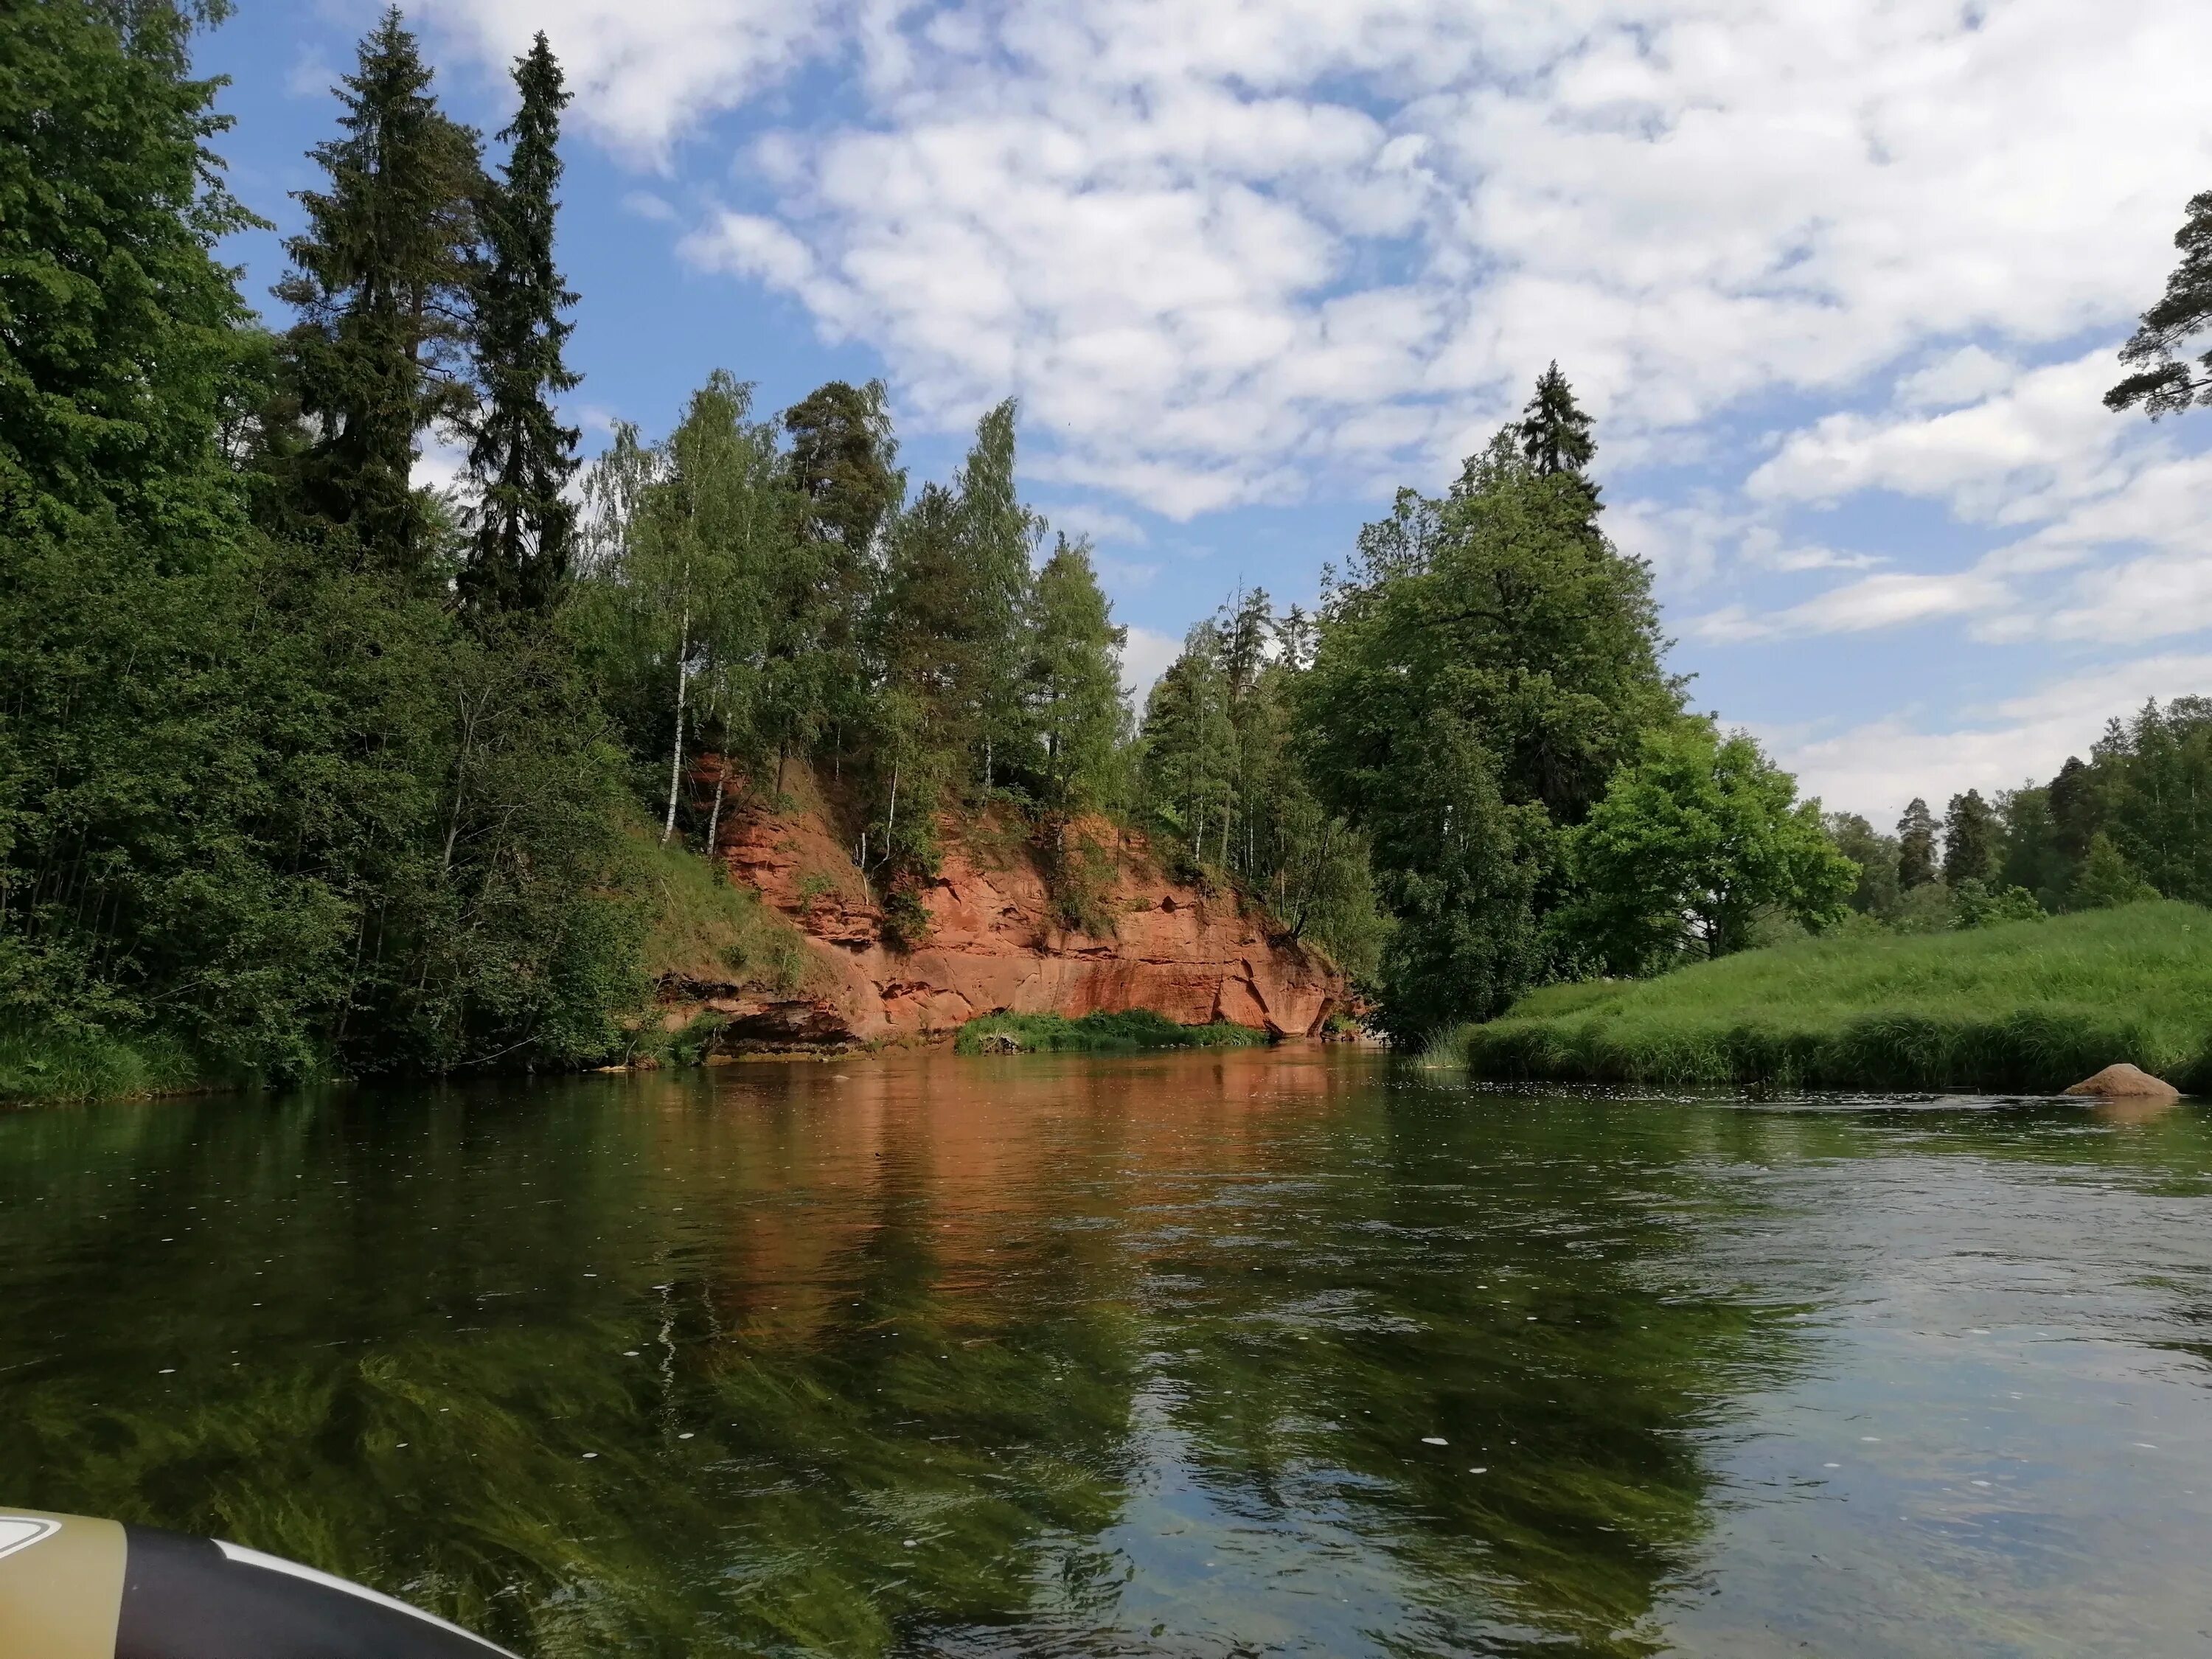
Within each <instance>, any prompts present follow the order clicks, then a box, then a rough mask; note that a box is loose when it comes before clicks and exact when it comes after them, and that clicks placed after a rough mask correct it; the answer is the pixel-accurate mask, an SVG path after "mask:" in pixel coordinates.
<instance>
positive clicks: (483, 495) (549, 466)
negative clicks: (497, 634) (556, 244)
mask: <svg viewBox="0 0 2212 1659" xmlns="http://www.w3.org/2000/svg"><path fill="white" fill-rule="evenodd" d="M513 73H514V85H515V89H516V91H517V92H519V93H520V94H521V104H520V108H518V109H517V111H516V112H515V117H514V122H513V125H511V126H508V127H507V128H506V129H505V130H504V131H501V134H500V135H499V136H500V137H501V138H502V139H504V140H505V141H507V143H508V144H509V145H511V146H512V148H511V149H510V150H509V152H508V155H507V166H506V167H505V169H504V171H503V173H502V176H501V178H500V179H498V180H497V181H496V182H492V183H488V185H487V187H486V189H485V191H484V193H483V202H482V204H481V205H480V207H479V210H478V218H479V221H480V222H481V226H482V230H483V256H482V258H481V259H480V260H479V262H478V264H477V267H476V270H475V281H474V295H473V297H474V301H475V311H476V330H475V338H474V342H473V344H474V348H475V356H476V366H477V380H478V382H479V385H480V392H481V396H482V398H483V402H482V404H480V406H479V407H478V409H477V411H476V412H475V414H474V415H472V416H471V418H470V420H469V422H468V432H469V473H470V476H471V478H473V479H474V480H475V482H476V484H477V490H478V492H479V495H480V501H479V504H478V507H477V525H476V536H475V540H474V544H473V546H472V547H471V551H470V557H469V563H468V568H466V569H465V571H464V572H463V573H462V576H461V593H462V597H463V598H464V599H466V600H467V601H468V602H469V604H470V605H471V606H472V607H473V608H475V609H477V610H478V611H540V612H542V611H547V610H549V609H550V608H551V606H552V605H553V602H554V600H555V599H556V597H557V596H558V594H559V593H560V591H561V588H562V584H563V582H565V580H567V578H568V567H569V562H570V555H571V545H572V543H573V541H574V530H575V509H574V507H573V506H572V505H571V504H570V503H569V502H568V499H567V498H566V496H565V495H564V494H563V492H564V490H565V489H566V488H567V486H568V480H569V479H570V478H571V477H574V473H575V471H576V440H577V436H578V434H577V431H576V428H574V427H568V426H563V425H562V424H561V421H560V417H559V416H557V415H556V413H555V411H554V408H553V402H554V399H555V398H558V397H559V396H560V395H561V394H562V392H569V391H573V390H574V388H575V386H577V385H578V383H579V381H578V376H576V375H575V374H573V373H572V372H570V370H569V368H568V365H567V364H566V362H563V361H562V346H563V345H565V344H566V343H567V342H568V334H569V330H570V326H571V325H569V324H568V322H567V321H566V320H564V319H563V317H562V313H564V312H565V311H567V310H568V308H569V307H571V306H573V305H574V304H575V302H576V296H575V295H574V294H573V293H571V292H570V291H569V290H568V287H567V286H566V285H565V284H564V283H562V280H561V273H560V272H559V271H558V270H556V269H555V267H554V264H553V232H554V218H555V215H556V211H557V210H558V208H559V204H558V203H557V202H556V200H555V199H554V194H553V192H554V191H555V190H556V188H557V187H558V186H559V185H560V182H561V153H560V138H561V112H562V109H563V108H565V107H566V106H567V105H568V100H569V97H570V95H571V94H569V93H568V90H567V88H565V87H564V86H563V84H562V76H561V65H560V64H559V62H558V61H557V60H556V58H554V56H553V53H552V50H551V48H550V47H549V46H547V45H546V44H545V36H544V33H540V34H539V35H538V38H537V40H536V41H535V42H534V43H533V44H532V46H531V48H530V50H529V52H526V54H524V55H523V56H522V57H520V58H517V59H516V60H515V63H514V71H513Z"/></svg>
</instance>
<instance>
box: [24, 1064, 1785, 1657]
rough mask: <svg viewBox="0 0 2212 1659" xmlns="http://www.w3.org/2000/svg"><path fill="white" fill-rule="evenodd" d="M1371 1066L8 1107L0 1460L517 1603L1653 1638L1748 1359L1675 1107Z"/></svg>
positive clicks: (1153, 1640)
mask: <svg viewBox="0 0 2212 1659" xmlns="http://www.w3.org/2000/svg"><path fill="white" fill-rule="evenodd" d="M1392 1076H1393V1074H1392V1073H1389V1072H1388V1071H1387V1070H1386V1069H1385V1068H1383V1066H1379V1065H1377V1064H1376V1063H1375V1062H1373V1061H1371V1060H1360V1059H1353V1058H1347V1057H1346V1056H1342V1055H1336V1054H1317V1053H1315V1052H1312V1051H1303V1052H1301V1051H1278V1052H1273V1053H1246V1054H1228V1055H1201V1056H1172V1057H1165V1058H1162V1059H1159V1060H1123V1061H1115V1062H1110V1063H1107V1064H1099V1063H1096V1062H1090V1061H1085V1060H1073V1059H1070V1060H1048V1059H1039V1060H1017V1061H1009V1062H998V1063H994V1062H988V1061H985V1062H976V1061H962V1060H954V1059H952V1058H951V1057H947V1056H928V1057H910V1058H896V1059H892V1060H884V1061H868V1060H852V1061H848V1062H842V1063H833V1064H829V1065H817V1066H739V1067H729V1068H724V1069H721V1070H719V1071H716V1072H714V1073H707V1074H697V1075H691V1076H684V1077H663V1078H654V1079H642V1080H637V1081H624V1082H614V1081H600V1080H592V1081H586V1082H580V1083H568V1084H556V1085H538V1086H535V1087H496V1088H494V1087H487V1088H483V1089H469V1090H451V1091H439V1092H433V1093H421V1094H397V1093H394V1094H384V1095H374V1094H361V1095H352V1096H343V1097H331V1098H330V1099H327V1100H325V1101H322V1102H319V1103H312V1102H308V1103H302V1102H294V1103H257V1102H252V1101H233V1102H213V1101H208V1102H197V1103H181V1104H179V1103H167V1104H161V1105H155V1106H146V1107H136V1106H133V1107H120V1108H106V1109H100V1110H98V1111H82V1112H71V1113H38V1114H28V1115H18V1116H15V1117H11V1118H7V1119H0V1183H4V1184H0V1197H4V1199H5V1200H6V1201H5V1203H4V1205H0V1245H4V1247H5V1249H6V1251H7V1258H6V1259H7V1260H9V1261H10V1262H12V1263H13V1264H14V1265H13V1266H12V1267H10V1268H9V1270H8V1276H7V1277H6V1278H5V1279H0V1313H4V1318H0V1328H4V1330H5V1331H6V1332H8V1333H9V1334H7V1335H6V1336H5V1337H4V1338H0V1343H4V1345H5V1346H4V1347H0V1471H4V1473H5V1475H6V1479H7V1482H8V1487H9V1495H10V1496H11V1497H15V1498H21V1499H22V1500H24V1501H28V1502H33V1503H37V1504H44V1505H47V1506H50V1507H57V1508H63V1509H70V1510H81V1511H91V1512H95V1513H104V1514H112V1515H117V1516H122V1517H123V1518H125V1519H130V1520H134V1521H146V1522H158V1523H161V1524H165V1525H169V1526H174V1527H179V1528H185V1529H188V1530H193V1531H200V1532H211V1533H216V1534H222V1535H226V1536H229V1537H233V1538H235V1539H237V1540H238V1541H240V1542H244V1543H246V1544H249V1545H252V1546H255V1547H262V1548H265V1549H270V1550H272V1551H276V1552H279V1553H285V1554H288V1555H292V1556H296V1557H300V1558H302V1559H307V1560H311V1561H313V1562H315V1563H316V1564H318V1565H323V1566H325V1567H329V1568H331V1569H333V1570H335V1571H341V1572H344V1573H347V1574H349V1575H350V1576H354V1577H360V1578H362V1579H364V1580H366V1581H368V1582H370V1583H375V1584H377V1585H379V1586H380V1587H381V1588H384V1589H389V1590H392V1591H394V1592H396V1593H398V1594H402V1595H407V1596H409V1597H410V1599H413V1600H416V1601H420V1602H422V1603H425V1604H427V1605H429V1606H432V1607H435V1608H436V1609H437V1610H439V1611H441V1612H442V1613H447V1615H449V1616H454V1617H458V1618H459V1619H461V1620H464V1621H465V1622H468V1623H471V1624H472V1625H474V1626H477V1627H479V1628H481V1629H483V1630H484V1631H486V1632H487V1633H489V1634H491V1635H493V1636H495V1637H496V1638H501V1639H503V1640H506V1641H507V1642H509V1643H510V1644H513V1645H516V1646H518V1647H520V1648H522V1649H523V1650H526V1651H532V1652H537V1653H540V1654H544V1655H548V1656H556V1655H561V1656H565V1655H569V1654H577V1655H581V1654H585V1653H604V1652H609V1651H622V1652H624V1653H639V1654H668V1655H675V1654H679V1653H681V1654H702V1655H704V1654H721V1653H729V1654H736V1653H742V1652H752V1651H759V1650H768V1651H788V1652H797V1651H823V1652H836V1653H849V1654H866V1653H876V1652H884V1651H888V1650H893V1649H901V1650H911V1651H916V1652H921V1651H933V1652H952V1651H977V1652H981V1651H1004V1650H1006V1648H1007V1647H1008V1646H1009V1645H1010V1644H1011V1645H1013V1646H1018V1647H1019V1648H1020V1649H1022V1650H1025V1651H1070V1652H1088V1651H1100V1652H1106V1651H1113V1652H1128V1651H1141V1650H1158V1651H1173V1652H1188V1653H1215V1652H1220V1653H1227V1652H1231V1651H1235V1650H1237V1648H1238V1645H1239V1644H1248V1645H1249V1644H1258V1645H1262V1646H1265V1645H1273V1646H1276V1647H1278V1648H1280V1649H1284V1650H1308V1651H1323V1650H1338V1651H1341V1650H1390V1651H1400V1652H1423V1651H1447V1650H1468V1649H1469V1648H1474V1649H1479V1650H1493V1651H1498V1650H1511V1649H1513V1648H1515V1647H1516V1646H1518V1645H1520V1644H1523V1643H1524V1642H1525V1643H1528V1644H1540V1643H1541V1642H1543V1641H1547V1640H1548V1641H1552V1642H1556V1641H1558V1640H1559V1639H1560V1638H1565V1639H1568V1640H1571V1641H1572V1642H1575V1643H1577V1644H1580V1645H1581V1646H1582V1647H1583V1649H1584V1650H1594V1651H1620V1652H1637V1651H1642V1650H1645V1648H1646V1647H1647V1646H1648V1645H1649V1644H1647V1643H1646V1642H1645V1640H1644V1638H1643V1637H1642V1636H1640V1635H1638V1634H1637V1633H1636V1632H1637V1630H1638V1626H1639V1622H1640V1621H1642V1620H1644V1617H1645V1615H1646V1613H1647V1612H1648V1610H1649V1609H1650V1607H1651V1605H1652V1603H1653V1599H1654V1596H1655V1595H1656V1593H1657V1589H1658V1587H1659V1586H1660V1585H1662V1583H1665V1582H1667V1581H1668V1580H1669V1579H1670V1577H1674V1576H1676V1575H1679V1574H1680V1572H1681V1571H1684V1570H1685V1569H1686V1566H1687V1565H1688V1564H1689V1563H1690V1562H1691V1560H1692V1557H1693V1554H1694V1546H1695V1543H1696V1541H1697V1539H1698V1536H1699V1530H1700V1527H1701V1518H1700V1517H1701V1509H1702V1505H1703V1504H1704V1502H1705V1488H1706V1486H1707V1484H1708V1479H1709V1477H1708V1475H1707V1474H1706V1472H1705V1468H1704V1465H1703V1463H1702V1462H1701V1457H1700V1452H1699V1446H1700V1442H1701V1439H1702V1437H1705V1435H1707V1434H1708V1433H1710V1432H1711V1431H1712V1430H1713V1428H1714V1426H1715V1425H1716V1424H1717V1423H1718V1422H1720V1421H1722V1420H1723V1419H1724V1418H1725V1416H1726V1413H1727V1408H1728V1401H1729V1396H1730V1394H1731V1391H1732V1390H1735V1389H1738V1388H1741V1387H1745V1386H1751V1385H1753V1384H1754V1383H1756V1382H1757V1381H1758V1380H1759V1378H1760V1377H1762V1376H1765V1374H1766V1373H1767V1372H1768V1371H1769V1370H1770V1369H1771V1367H1772V1366H1774V1365H1775V1364H1778V1363H1779V1358H1780V1352H1779V1349H1778V1344H1779V1343H1780V1341H1781V1339H1779V1338H1778V1337H1776V1336H1773V1335H1772V1334H1768V1332H1767V1329H1766V1328H1765V1324H1764V1323H1763V1321H1764V1319H1765V1316H1762V1315H1760V1314H1759V1313H1758V1312H1756V1311H1755V1310H1750V1309H1748V1308H1747V1305H1746V1299H1745V1298H1744V1297H1741V1295H1740V1294H1739V1286H1740V1285H1741V1282H1742V1280H1741V1279H1738V1278H1736V1277H1735V1276H1734V1275H1733V1273H1732V1272H1731V1271H1730V1270H1729V1267H1728V1266H1727V1250H1726V1248H1725V1246H1724V1244H1723V1247H1722V1248H1721V1249H1720V1250H1719V1253H1718V1255H1716V1254H1715V1247H1714V1241H1715V1238H1716V1237H1717V1236H1724V1235H1725V1234H1726V1233H1727V1231H1728V1229H1729V1226H1730V1225H1732V1218H1734V1217H1735V1214H1736V1211H1735V1208H1734V1207H1732V1206H1735V1203H1736V1200H1735V1199H1734V1198H1732V1197H1731V1196H1730V1195H1729V1192H1730V1189H1729V1188H1728V1187H1727V1185H1726V1183H1717V1184H1716V1183H1712V1182H1708V1181H1706V1180H1705V1178H1704V1177H1703V1176H1701V1175H1700V1173H1699V1171H1700V1170H1702V1169H1704V1168H1705V1167H1706V1165H1705V1161H1704V1158H1703V1153H1704V1152H1705V1150H1706V1149H1705V1148H1702V1147H1699V1146H1695V1145H1692V1144H1689V1141H1688V1140H1687V1139H1686V1137H1692V1136H1694V1135H1695V1134H1696V1133H1699V1131H1697V1130H1695V1129H1693V1128H1692V1127H1687V1126H1689V1125H1691V1124H1692V1123H1694V1122H1698V1121H1703V1120H1694V1119H1686V1118H1680V1117H1667V1116H1664V1115H1656V1114H1655V1115H1650V1117H1649V1118H1648V1119H1632V1120H1631V1121H1630V1122H1629V1124H1628V1126H1627V1127H1626V1128H1624V1127H1622V1124H1621V1121H1620V1120H1618V1119H1617V1118H1616V1119H1615V1121H1613V1123H1612V1124H1611V1125H1610V1126H1609V1127H1607V1130H1606V1133H1604V1134H1603V1135H1601V1134H1600V1133H1599V1127H1600V1126H1599V1125H1598V1123H1597V1121H1596V1120H1595V1116H1593V1117H1591V1118H1589V1120H1587V1121H1584V1120H1578V1119H1577V1118H1576V1117H1575V1116H1574V1115H1573V1114H1571V1113H1568V1114H1564V1115H1563V1114H1560V1113H1559V1112H1556V1111H1555V1112H1550V1113H1545V1114H1531V1115H1526V1116H1525V1118H1516V1115H1514V1114H1513V1113H1512V1112H1511V1111H1510V1109H1504V1108H1499V1109H1485V1110H1480V1111H1475V1112H1470V1111H1469V1110H1468V1103H1467V1101H1466V1099H1465V1097H1463V1096H1460V1095H1457V1094H1453V1095H1451V1096H1449V1097H1444V1096H1440V1095H1437V1094H1433V1093H1431V1091H1429V1090H1427V1089H1426V1088H1425V1087H1424V1086H1422V1085H1420V1084H1419V1082H1418V1081H1415V1080H1413V1079H1410V1078H1409V1077H1408V1075H1407V1074H1406V1073H1396V1074H1395V1077H1396V1079H1397V1080H1396V1081H1395V1083H1393V1082H1391V1081H1390V1079H1391V1077H1392ZM1600 1110H1601V1109H1598V1108H1593V1109H1592V1111H1593V1113H1595V1112H1598V1111H1600ZM165 1241H166V1242H165ZM1777 1317H1778V1316H1777ZM33 1334H34V1335H33ZM165 1370H171V1371H172V1372H173V1374H168V1375H164V1374H163V1372H164V1371H165ZM1424 1437H1435V1438H1441V1439H1443V1440H1445V1441H1447V1442H1448V1444H1447V1445H1446V1446H1444V1447H1441V1448H1439V1447H1435V1446H1431V1445H1428V1444H1425V1443H1424ZM1476 1467H1480V1468H1484V1469H1485V1470H1486V1474H1483V1475H1480V1476H1474V1475H1470V1474H1468V1469H1469V1468H1476ZM1010 1626H1013V1627H1016V1629H1017V1630H1018V1634H1017V1633H1016V1630H1010V1628H1009V1627H1010ZM1155 1631H1157V1632H1158V1635H1157V1636H1155V1635H1154V1634H1153V1633H1152V1632H1155ZM1616 1632H1620V1634H1617V1635H1616V1634H1615V1633H1616Z"/></svg>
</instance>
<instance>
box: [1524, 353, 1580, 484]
mask: <svg viewBox="0 0 2212 1659" xmlns="http://www.w3.org/2000/svg"><path fill="white" fill-rule="evenodd" d="M1590 424H1591V423H1590V417H1589V416H1588V415H1587V414H1585V413H1584V412H1583V407H1582V405H1581V404H1578V403H1577V402H1576V401H1575V389H1574V388H1573V387H1572V386H1569V385H1568V384H1567V377H1566V376H1565V375H1564V374H1560V373H1559V362H1558V360H1557V359H1556V358H1555V359H1553V362H1552V366H1551V367H1550V368H1547V369H1546V370H1545V371H1544V372H1543V374H1541V375H1539V376H1538V377H1537V380H1536V391H1535V395H1534V396H1533V397H1531V398H1529V399H1528V407H1527V408H1526V409H1524V410H1522V412H1521V424H1520V426H1519V428H1518V431H1519V434H1520V438H1521V453H1522V456H1523V457H1524V458H1525V459H1527V460H1528V463H1529V465H1532V466H1534V468H1535V470H1536V471H1537V473H1538V475H1539V476H1540V477H1558V476H1559V475H1562V474H1565V475H1566V476H1567V477H1571V478H1572V479H1573V480H1574V482H1575V483H1576V485H1577V487H1578V488H1579V489H1581V490H1582V491H1583V494H1584V495H1586V496H1587V497H1588V498H1589V510H1590V511H1591V512H1592V513H1595V512H1596V511H1597V510H1598V490H1597V486H1596V485H1595V483H1591V482H1590V479H1589V464H1590V461H1591V459H1593V458H1594V457H1595V455H1596V454H1597V441H1596V440H1595V438H1593V437H1592V436H1591V435H1590Z"/></svg>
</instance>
